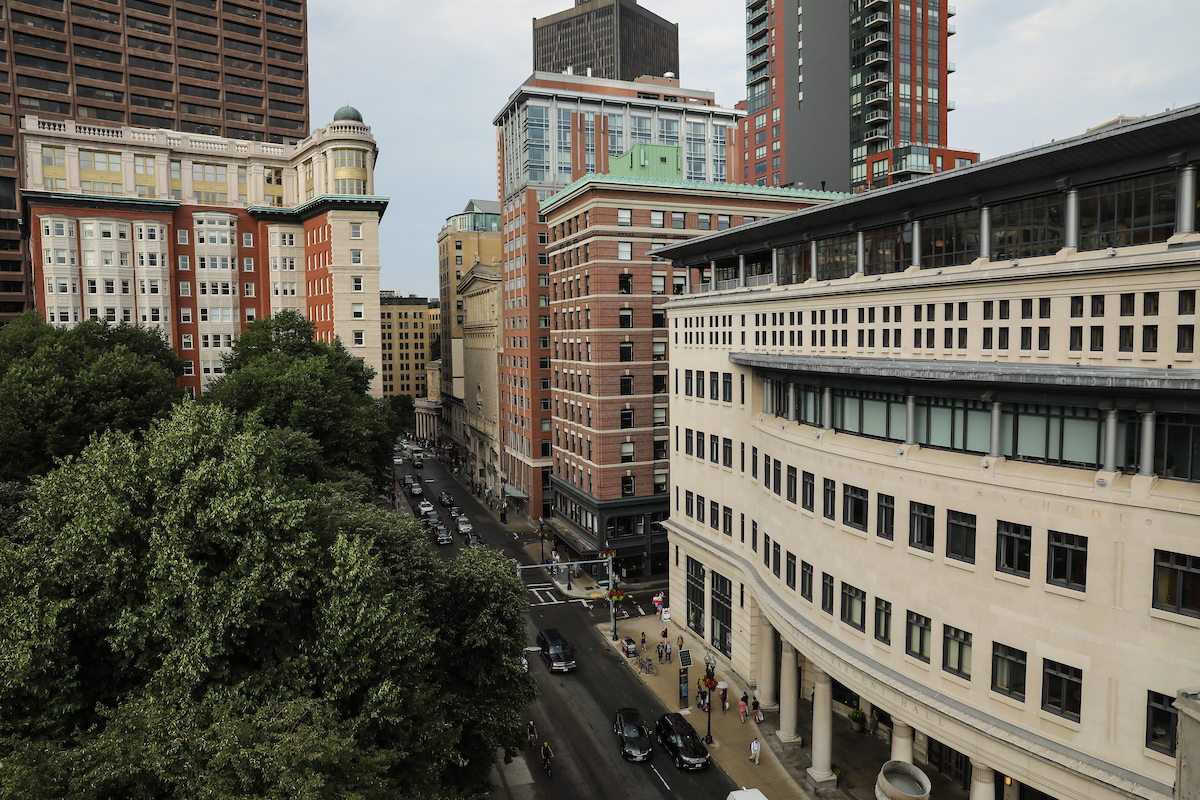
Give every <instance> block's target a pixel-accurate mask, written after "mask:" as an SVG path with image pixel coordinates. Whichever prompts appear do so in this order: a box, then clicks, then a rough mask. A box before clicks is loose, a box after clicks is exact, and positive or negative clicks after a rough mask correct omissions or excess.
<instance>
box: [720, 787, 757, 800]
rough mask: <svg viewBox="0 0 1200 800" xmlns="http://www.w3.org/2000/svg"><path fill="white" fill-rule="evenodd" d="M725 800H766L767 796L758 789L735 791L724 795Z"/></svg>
mask: <svg viewBox="0 0 1200 800" xmlns="http://www.w3.org/2000/svg"><path fill="white" fill-rule="evenodd" d="M725 800H767V796H766V795H765V794H763V793H762V792H760V791H759V790H758V789H744V788H743V789H735V790H733V791H732V792H730V793H729V794H728V795H726V797H725Z"/></svg>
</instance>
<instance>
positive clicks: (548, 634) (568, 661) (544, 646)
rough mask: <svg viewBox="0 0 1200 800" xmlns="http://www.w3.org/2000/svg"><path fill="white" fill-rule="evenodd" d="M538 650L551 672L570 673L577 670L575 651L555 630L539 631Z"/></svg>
mask: <svg viewBox="0 0 1200 800" xmlns="http://www.w3.org/2000/svg"><path fill="white" fill-rule="evenodd" d="M537 646H538V650H539V651H541V654H542V658H544V659H545V660H546V666H547V667H549V668H550V671H551V672H570V671H571V670H573V669H575V651H574V650H572V649H571V644H570V642H568V641H567V640H566V639H564V638H563V636H562V634H561V633H559V632H558V631H557V630H555V629H554V628H547V629H546V630H544V631H538V635H537Z"/></svg>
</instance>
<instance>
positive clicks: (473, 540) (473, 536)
mask: <svg viewBox="0 0 1200 800" xmlns="http://www.w3.org/2000/svg"><path fill="white" fill-rule="evenodd" d="M482 546H483V538H482V537H480V535H479V534H478V533H468V534H467V547H482Z"/></svg>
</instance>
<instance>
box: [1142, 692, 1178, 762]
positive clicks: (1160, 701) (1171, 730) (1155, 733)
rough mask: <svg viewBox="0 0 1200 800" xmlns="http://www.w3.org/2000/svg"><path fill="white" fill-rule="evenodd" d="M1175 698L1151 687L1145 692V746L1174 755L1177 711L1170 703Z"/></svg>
mask: <svg viewBox="0 0 1200 800" xmlns="http://www.w3.org/2000/svg"><path fill="white" fill-rule="evenodd" d="M1174 701H1175V698H1174V697H1172V696H1171V695H1169V694H1159V693H1158V692H1156V691H1154V690H1153V689H1151V690H1150V691H1149V692H1147V693H1146V747H1149V748H1150V749H1151V750H1157V751H1158V752H1160V753H1165V754H1166V755H1169V756H1174V755H1175V736H1176V732H1177V731H1178V726H1179V712H1178V711H1176V710H1175V708H1174V706H1173V705H1172V704H1173V703H1174Z"/></svg>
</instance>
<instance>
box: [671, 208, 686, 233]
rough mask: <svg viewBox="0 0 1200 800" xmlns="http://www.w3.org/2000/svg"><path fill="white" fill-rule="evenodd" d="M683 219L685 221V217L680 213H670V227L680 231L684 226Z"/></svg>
mask: <svg viewBox="0 0 1200 800" xmlns="http://www.w3.org/2000/svg"><path fill="white" fill-rule="evenodd" d="M684 219H685V217H684V214H683V212H682V211H672V212H671V227H672V228H677V229H682V228H683V226H684Z"/></svg>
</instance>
